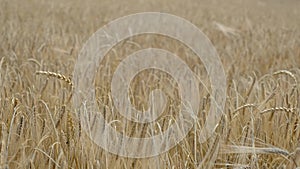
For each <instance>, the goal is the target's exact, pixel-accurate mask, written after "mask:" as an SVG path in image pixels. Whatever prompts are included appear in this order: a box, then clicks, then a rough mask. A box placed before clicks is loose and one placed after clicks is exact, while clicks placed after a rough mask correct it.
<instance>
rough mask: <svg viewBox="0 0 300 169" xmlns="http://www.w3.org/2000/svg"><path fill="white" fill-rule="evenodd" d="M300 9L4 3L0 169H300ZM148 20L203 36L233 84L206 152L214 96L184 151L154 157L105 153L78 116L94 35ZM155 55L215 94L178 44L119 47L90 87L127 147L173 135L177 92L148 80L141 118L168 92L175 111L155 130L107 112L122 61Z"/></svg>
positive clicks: (139, 87)
mask: <svg viewBox="0 0 300 169" xmlns="http://www.w3.org/2000/svg"><path fill="white" fill-rule="evenodd" d="M299 9H300V2H299V1H297V0H285V1H283V0H272V1H271V0H253V1H250V0H248V1H241V0H228V1H226V2H225V1H219V0H211V1H210V0H202V1H199V2H197V1H180V0H165V1H159V0H152V1H143V0H139V1H134V0H128V1H118V0H100V1H96V0H87V1H79V0H65V1H59V0H53V1H46V0H28V1H18V0H10V1H9V0H0V25H1V27H0V42H1V45H0V138H1V142H0V152H1V153H0V156H1V157H0V168H3V169H6V168H180V169H181V168H297V167H300V83H299V82H300V22H299V21H300V10H299ZM147 11H155V12H166V13H170V14H174V15H177V16H180V17H182V18H185V19H187V20H189V21H191V22H192V23H193V24H195V25H196V26H197V27H198V28H200V29H201V30H202V31H203V32H204V33H205V34H206V35H207V37H208V38H209V39H210V40H211V42H212V44H213V45H214V46H215V48H216V50H217V51H218V53H219V56H220V59H221V61H222V64H223V67H224V70H225V73H226V76H227V77H226V78H227V81H226V83H227V86H226V88H227V97H226V105H225V109H224V112H223V116H222V118H221V120H220V122H219V123H218V125H217V126H216V130H215V132H214V134H213V136H212V137H210V138H209V139H208V141H207V142H205V143H199V142H198V141H197V140H198V135H199V132H200V129H201V128H202V127H203V125H204V123H205V117H206V116H207V113H208V111H209V108H210V88H209V90H208V91H207V90H204V89H201V90H200V97H201V103H200V110H199V112H198V117H197V121H196V123H195V125H194V126H193V128H192V129H191V131H190V132H189V133H188V135H187V136H186V137H185V138H184V139H183V140H182V141H180V142H179V143H178V144H177V145H176V146H175V147H173V148H172V149H171V150H169V151H168V152H165V153H162V154H160V155H158V156H155V157H150V158H127V157H121V156H118V155H115V154H112V153H109V152H107V151H105V150H103V149H102V148H100V147H98V146H97V145H96V144H94V143H93V142H92V141H91V140H90V139H89V138H88V137H87V135H86V133H85V132H84V131H82V126H81V124H80V120H79V119H78V118H77V116H76V113H75V110H74V107H73V105H72V97H73V88H74V87H75V88H76V86H73V85H76V84H73V82H72V76H73V71H74V66H75V64H76V61H77V57H78V55H79V52H80V50H81V48H82V47H83V45H84V43H85V42H86V41H87V40H88V38H89V37H90V36H91V35H92V34H93V33H94V32H95V31H97V30H98V29H99V28H100V27H102V26H104V25H105V24H107V23H108V22H110V21H112V20H113V19H116V18H119V17H122V16H125V15H128V14H133V13H137V12H147ZM148 47H157V48H163V49H166V50H169V51H172V52H174V53H176V54H177V55H178V56H179V57H180V58H181V59H182V60H184V61H186V63H187V64H188V65H189V66H190V68H191V69H192V70H193V72H194V73H195V74H196V75H197V76H198V77H200V79H201V80H202V83H204V84H205V85H207V86H209V85H210V82H209V78H208V75H207V73H206V70H205V67H204V66H203V64H202V62H201V60H199V58H197V57H196V56H195V54H194V53H193V52H191V51H190V50H189V49H188V48H187V47H186V46H184V45H182V44H181V43H180V42H178V41H176V40H174V39H171V38H167V37H162V36H158V35H141V36H136V37H133V38H131V39H128V40H125V41H124V42H122V43H119V44H118V45H117V46H115V47H114V49H113V50H111V51H110V52H109V53H108V54H107V55H106V56H105V58H104V60H103V61H102V62H101V63H99V64H101V65H102V66H101V67H99V69H98V71H97V73H96V76H95V77H96V78H95V84H94V85H95V89H96V96H97V103H98V106H99V108H100V110H103V111H101V112H100V113H102V114H103V115H104V116H105V120H106V121H107V122H111V125H112V126H113V127H114V128H115V129H116V130H117V131H119V132H120V133H122V134H126V135H128V136H132V137H149V136H151V134H149V133H151V131H155V132H156V133H155V132H154V134H158V133H159V132H161V131H163V130H166V129H167V128H168V127H169V126H170V124H173V123H176V118H175V117H176V115H178V111H179V107H178V105H179V104H180V100H179V99H178V90H177V89H178V85H177V84H176V82H175V81H174V80H172V77H170V76H169V75H168V74H166V73H163V72H160V71H156V70H148V71H143V72H141V73H139V74H138V75H137V77H136V78H135V79H133V81H132V82H131V90H132V91H133V93H132V95H131V97H130V99H131V102H132V104H133V105H135V107H136V108H137V109H144V108H147V107H148V106H149V105H148V99H147V97H145V96H148V94H149V93H150V91H151V90H153V89H157V88H159V89H161V90H163V91H165V92H166V93H167V97H168V102H167V105H168V107H167V108H166V110H165V111H164V114H163V116H162V117H161V119H159V120H158V121H156V122H155V124H156V128H151V125H144V124H136V123H132V122H126V119H124V117H122V116H121V115H119V114H117V113H113V112H112V109H113V103H112V100H111V96H110V85H109V84H110V82H111V78H112V74H113V72H114V70H115V69H116V67H117V65H118V63H120V60H122V59H124V58H125V57H126V56H127V55H129V54H130V53H132V52H134V51H137V50H140V49H145V48H148ZM170 111H171V112H172V113H171V114H170V113H169V114H168V112H170ZM124 124H126V125H124ZM157 126H159V128H158V127H157Z"/></svg>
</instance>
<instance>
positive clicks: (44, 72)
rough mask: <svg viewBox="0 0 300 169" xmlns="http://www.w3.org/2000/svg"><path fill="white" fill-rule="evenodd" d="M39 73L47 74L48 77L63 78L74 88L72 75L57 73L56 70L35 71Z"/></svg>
mask: <svg viewBox="0 0 300 169" xmlns="http://www.w3.org/2000/svg"><path fill="white" fill-rule="evenodd" d="M35 73H36V74H37V75H45V76H48V77H54V78H57V79H60V80H63V81H65V82H67V83H68V84H69V85H70V86H71V87H72V88H73V83H72V80H71V78H70V77H66V76H65V75H63V74H60V73H55V72H50V71H36V72H35Z"/></svg>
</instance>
